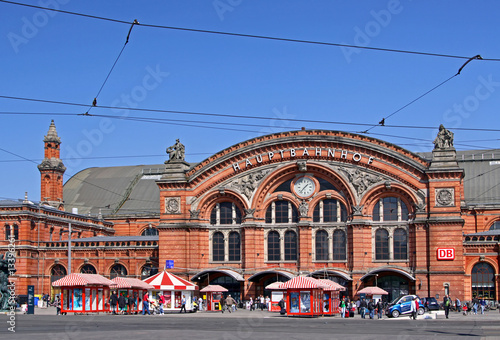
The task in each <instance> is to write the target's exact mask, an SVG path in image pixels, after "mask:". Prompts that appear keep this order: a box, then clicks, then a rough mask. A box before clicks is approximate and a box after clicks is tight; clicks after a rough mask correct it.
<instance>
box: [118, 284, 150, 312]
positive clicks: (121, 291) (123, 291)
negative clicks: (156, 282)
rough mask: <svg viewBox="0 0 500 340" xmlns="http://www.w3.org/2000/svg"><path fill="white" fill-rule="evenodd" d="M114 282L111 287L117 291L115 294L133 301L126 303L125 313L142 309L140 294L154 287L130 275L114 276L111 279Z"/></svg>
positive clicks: (142, 294)
mask: <svg viewBox="0 0 500 340" xmlns="http://www.w3.org/2000/svg"><path fill="white" fill-rule="evenodd" d="M111 281H113V282H114V283H115V286H113V287H111V288H112V289H113V290H116V291H117V295H118V296H120V295H123V296H125V297H127V298H128V300H129V301H130V299H133V301H134V303H133V304H131V303H130V302H129V303H128V304H127V313H128V314H131V313H138V312H139V311H140V310H142V305H141V301H142V296H144V293H145V292H147V291H148V290H151V289H154V287H153V286H152V285H150V284H147V283H146V282H143V281H141V280H139V279H135V278H131V277H115V278H114V279H113V280H111Z"/></svg>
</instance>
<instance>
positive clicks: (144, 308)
mask: <svg viewBox="0 0 500 340" xmlns="http://www.w3.org/2000/svg"><path fill="white" fill-rule="evenodd" d="M146 313H148V315H151V312H150V311H149V294H148V292H146V293H144V296H143V300H142V315H146Z"/></svg>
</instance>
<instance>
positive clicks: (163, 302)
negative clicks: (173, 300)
mask: <svg viewBox="0 0 500 340" xmlns="http://www.w3.org/2000/svg"><path fill="white" fill-rule="evenodd" d="M158 304H159V305H160V315H163V314H165V313H164V311H163V305H164V304H165V297H164V296H163V294H160V297H159V298H158Z"/></svg>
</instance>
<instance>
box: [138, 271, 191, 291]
mask: <svg viewBox="0 0 500 340" xmlns="http://www.w3.org/2000/svg"><path fill="white" fill-rule="evenodd" d="M143 281H144V282H145V283H148V284H150V285H151V286H153V287H154V289H156V290H197V289H198V286H197V285H195V284H194V283H192V282H189V281H188V280H184V279H181V278H180V277H178V276H176V275H174V274H172V273H169V272H167V271H163V272H160V273H158V274H156V275H153V276H151V277H148V278H147V279H145V280H143Z"/></svg>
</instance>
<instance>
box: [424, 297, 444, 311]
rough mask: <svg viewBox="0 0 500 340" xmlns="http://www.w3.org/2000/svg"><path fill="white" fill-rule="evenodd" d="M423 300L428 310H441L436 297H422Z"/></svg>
mask: <svg viewBox="0 0 500 340" xmlns="http://www.w3.org/2000/svg"><path fill="white" fill-rule="evenodd" d="M422 302H423V304H424V306H425V309H426V310H439V309H440V307H439V302H438V301H437V300H436V298H435V297H424V298H423V299H422Z"/></svg>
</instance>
